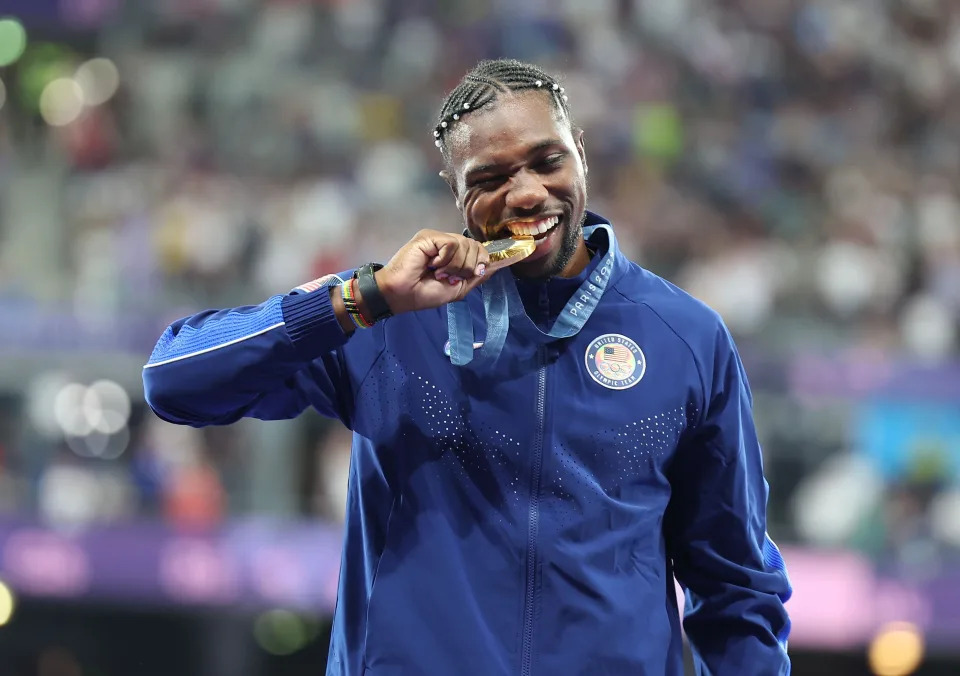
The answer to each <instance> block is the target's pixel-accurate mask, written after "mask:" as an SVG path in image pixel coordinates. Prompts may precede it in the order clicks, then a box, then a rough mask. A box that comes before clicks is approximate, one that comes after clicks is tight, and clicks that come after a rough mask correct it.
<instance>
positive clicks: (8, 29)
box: [0, 17, 27, 67]
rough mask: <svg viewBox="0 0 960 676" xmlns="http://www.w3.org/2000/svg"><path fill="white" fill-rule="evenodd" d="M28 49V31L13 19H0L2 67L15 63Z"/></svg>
mask: <svg viewBox="0 0 960 676" xmlns="http://www.w3.org/2000/svg"><path fill="white" fill-rule="evenodd" d="M26 48H27V31H26V30H25V29H24V27H23V24H21V23H20V22H19V21H17V20H16V19H13V18H9V17H8V18H5V19H0V67H2V66H9V65H10V64H11V63H15V62H16V61H17V59H19V58H20V57H21V56H22V55H23V50H24V49H26Z"/></svg>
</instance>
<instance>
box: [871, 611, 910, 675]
mask: <svg viewBox="0 0 960 676" xmlns="http://www.w3.org/2000/svg"><path fill="white" fill-rule="evenodd" d="M923 652H924V645H923V635H922V634H921V633H920V629H919V628H918V627H917V626H916V625H914V624H910V623H909V622H892V623H890V624H887V625H885V626H884V627H882V628H881V629H880V631H879V632H878V633H877V635H876V637H875V638H874V639H873V641H872V642H871V643H870V649H869V652H868V654H867V656H868V659H869V662H870V669H871V671H872V672H873V673H874V674H876V676H908V675H909V674H912V673H914V672H915V671H916V670H917V668H918V667H919V666H920V663H921V662H922V661H923Z"/></svg>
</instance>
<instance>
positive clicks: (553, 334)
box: [447, 223, 617, 366]
mask: <svg viewBox="0 0 960 676" xmlns="http://www.w3.org/2000/svg"><path fill="white" fill-rule="evenodd" d="M597 231H603V232H605V233H606V236H607V251H606V253H605V254H604V255H603V258H602V259H601V260H600V262H599V263H598V264H597V266H596V268H595V269H594V271H593V272H592V273H591V275H590V276H589V277H588V278H587V279H585V280H584V281H583V284H581V285H580V288H579V289H577V292H576V293H575V294H573V297H571V298H570V300H569V301H568V302H567V305H566V307H564V308H563V312H561V313H560V316H559V317H557V319H556V321H554V323H553V326H551V327H550V329H549V330H547V331H544V330H543V329H541V328H540V327H539V326H537V325H536V324H535V323H534V322H533V321H532V320H531V319H530V318H529V317H528V316H527V314H526V312H525V311H524V309H523V301H522V300H521V298H520V293H519V291H517V285H516V283H515V282H514V279H513V275H512V274H508V273H507V272H506V271H505V270H500V271H499V274H496V275H494V276H493V279H491V280H490V281H489V282H487V283H485V284H483V285H482V286H481V287H480V289H481V291H482V293H483V314H484V321H485V322H486V325H487V335H486V337H485V338H484V343H483V347H481V348H480V351H479V355H478V356H477V360H476V364H477V365H478V366H489V365H491V364H493V362H495V361H496V360H497V359H498V358H499V357H500V353H501V352H502V351H503V346H504V345H505V344H506V342H507V331H508V329H509V328H510V325H511V323H512V324H513V325H514V326H515V327H516V328H517V329H518V330H520V331H521V332H522V333H524V334H525V335H527V336H529V337H530V338H532V339H533V340H535V341H536V342H538V343H541V344H542V343H547V342H550V341H552V340H556V339H558V338H569V337H570V336H574V335H576V334H577V333H579V332H580V329H582V328H583V325H584V324H586V323H587V320H588V319H590V315H592V314H593V311H594V310H595V309H596V307H597V304H598V303H599V302H600V298H601V297H602V296H603V293H604V291H606V289H607V282H609V281H610V275H611V274H612V273H613V258H614V252H615V250H616V243H617V240H616V236H615V235H614V234H613V228H612V227H610V225H609V224H608V223H599V224H597V225H591V226H587V227H585V228H584V229H583V236H584V237H585V238H586V239H590V238H591V237H592V236H593V234H594V233H595V232H597ZM447 333H448V334H449V339H450V361H451V362H452V363H453V364H454V365H455V366H465V365H466V364H469V363H470V362H471V361H473V359H474V355H473V318H472V317H471V315H470V307H469V305H468V304H467V301H466V299H464V300H460V301H457V302H455V303H450V304H449V305H447Z"/></svg>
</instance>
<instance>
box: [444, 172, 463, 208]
mask: <svg viewBox="0 0 960 676" xmlns="http://www.w3.org/2000/svg"><path fill="white" fill-rule="evenodd" d="M440 178H442V179H443V180H444V181H446V183H447V187H448V188H450V192H452V193H453V199H454V200H455V201H456V203H457V211H459V210H460V209H461V206H460V193H459V192H458V191H457V182H456V181H454V180H453V176H452V175H451V174H450V171H449V170H447V169H444V170H443V171H441V172H440Z"/></svg>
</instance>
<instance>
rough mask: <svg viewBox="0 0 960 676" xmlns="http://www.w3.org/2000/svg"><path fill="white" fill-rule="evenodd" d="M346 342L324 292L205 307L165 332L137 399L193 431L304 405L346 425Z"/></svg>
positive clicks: (294, 411)
mask: <svg viewBox="0 0 960 676" xmlns="http://www.w3.org/2000/svg"><path fill="white" fill-rule="evenodd" d="M346 341H347V335H346V334H345V333H344V332H343V328H342V327H341V326H340V323H339V321H338V320H337V317H336V315H335V314H334V310H333V306H332V303H331V302H330V293H329V289H328V288H327V287H321V288H319V289H316V290H313V291H311V292H309V293H297V292H294V293H291V294H289V295H277V296H273V297H272V298H270V299H269V300H267V301H266V302H264V303H261V304H260V305H254V306H246V307H237V308H233V309H228V310H219V311H213V310H208V311H205V312H201V313H199V314H195V315H193V316H191V317H186V318H184V319H180V320H178V321H175V322H174V323H173V324H171V325H170V326H169V327H167V329H166V330H165V331H164V333H163V335H162V336H161V337H160V340H159V341H158V342H157V345H156V347H155V348H154V350H153V354H151V356H150V360H149V361H148V362H147V364H146V366H144V368H143V387H144V394H145V397H146V401H147V403H148V404H149V406H150V408H152V409H153V411H154V412H155V413H156V414H157V415H159V416H160V417H161V418H163V419H164V420H167V421H170V422H173V423H178V424H184V425H191V426H194V427H202V426H205V425H223V424H228V423H232V422H234V421H236V420H238V419H240V418H242V417H252V418H260V419H262V420H280V419H287V418H293V417H296V416H297V415H298V414H300V413H301V412H302V411H303V410H304V409H305V408H307V406H309V405H311V404H312V405H314V406H315V407H316V408H317V409H318V410H319V411H320V412H321V413H323V414H324V415H326V416H329V417H335V418H339V419H340V420H342V421H343V422H344V423H345V424H348V421H347V419H348V417H349V411H348V405H347V403H346V402H347V399H348V397H346V396H345V392H346V389H347V385H346V376H345V369H344V367H343V361H342V355H341V351H340V350H338V348H339V347H341V346H342V345H343V344H344V343H345V342H346Z"/></svg>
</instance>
